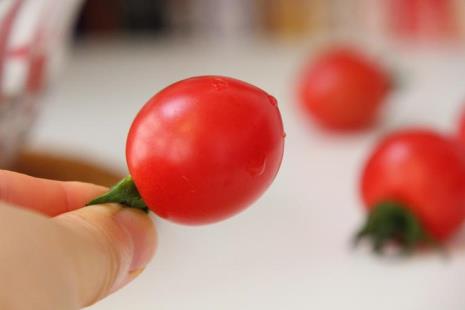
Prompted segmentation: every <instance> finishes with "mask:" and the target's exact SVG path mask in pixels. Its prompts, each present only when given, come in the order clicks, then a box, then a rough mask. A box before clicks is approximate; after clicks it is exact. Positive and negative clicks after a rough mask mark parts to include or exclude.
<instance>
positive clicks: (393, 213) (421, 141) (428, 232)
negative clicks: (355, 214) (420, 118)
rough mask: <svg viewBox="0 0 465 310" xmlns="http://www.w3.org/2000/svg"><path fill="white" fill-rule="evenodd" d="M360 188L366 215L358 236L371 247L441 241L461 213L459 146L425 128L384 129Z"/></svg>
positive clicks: (464, 168) (464, 188) (463, 156)
mask: <svg viewBox="0 0 465 310" xmlns="http://www.w3.org/2000/svg"><path fill="white" fill-rule="evenodd" d="M361 194H362V198H363V201H364V203H365V206H366V208H367V210H368V212H369V215H368V218H367V221H366V223H365V226H364V227H363V228H362V229H361V230H360V232H359V234H358V236H357V237H358V238H364V237H368V238H370V239H371V240H372V241H373V246H374V249H375V250H376V251H378V252H380V251H382V249H383V246H384V245H385V244H386V243H387V242H390V241H395V242H397V243H398V244H399V245H400V247H401V248H403V249H404V250H412V249H413V248H415V247H416V246H417V245H419V244H422V243H427V242H431V241H433V242H441V241H444V240H446V239H447V238H449V237H450V236H451V235H452V234H453V233H455V232H456V231H457V230H458V229H459V227H460V226H461V225H462V224H463V222H464V219H465V151H464V148H463V147H462V146H461V145H460V144H459V143H457V142H456V141H455V140H454V139H452V138H448V137H445V136H442V135H440V134H438V133H435V132H433V131H430V130H427V129H410V130H402V131H399V132H396V133H393V134H391V135H388V136H387V137H386V138H384V139H383V140H382V141H381V143H380V144H379V145H378V146H377V147H376V148H375V150H374V152H373V154H372V155H371V156H370V158H369V160H368V162H367V163H366V166H365V168H364V170H363V173H362V177H361Z"/></svg>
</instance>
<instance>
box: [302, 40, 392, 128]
mask: <svg viewBox="0 0 465 310" xmlns="http://www.w3.org/2000/svg"><path fill="white" fill-rule="evenodd" d="M389 86H390V77H389V76H388V74H386V73H385V72H384V71H383V69H382V68H381V67H380V66H379V65H378V64H376V63H374V62H371V61H370V60H369V59H367V58H366V57H365V56H364V55H362V54H359V53H358V52H356V51H353V50H349V49H334V50H330V51H327V52H326V53H324V54H323V55H320V56H319V57H318V58H317V59H315V60H314V61H312V62H310V63H309V64H308V65H307V66H306V67H305V68H304V71H303V74H302V76H301V78H300V82H299V90H298V92H299V96H300V102H301V104H302V105H303V107H304V109H305V110H306V111H307V112H308V113H309V115H310V116H311V117H313V118H314V119H315V120H316V121H317V122H318V123H320V125H322V126H324V127H326V128H329V129H336V130H350V129H361V128H365V127H368V126H370V125H371V124H372V123H373V122H374V121H375V120H376V117H377V114H378V110H379V108H380V106H381V104H382V102H383V100H384V99H385V97H386V94H387V92H388V90H389Z"/></svg>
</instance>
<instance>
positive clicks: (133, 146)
mask: <svg viewBox="0 0 465 310" xmlns="http://www.w3.org/2000/svg"><path fill="white" fill-rule="evenodd" d="M283 148H284V131H283V124H282V120H281V115H280V113H279V110H278V107H277V102H276V100H275V99H274V98H273V97H272V96H270V95H268V94H267V93H266V92H264V91H263V90H261V89H259V88H257V87H254V86H252V85H250V84H247V83H245V82H242V81H239V80H235V79H232V78H227V77H219V76H203V77H195V78H190V79H187V80H183V81H180V82H177V83H175V84H172V85H171V86H168V87H167V88H165V89H163V90H162V91H161V92H159V93H158V94H156V95H155V96H154V97H152V98H151V99H150V100H149V101H148V102H147V104H146V105H145V106H144V107H143V109H142V110H141V111H140V112H139V114H138V115H137V117H136V118H135V120H134V122H133V124H132V126H131V129H130V131H129V135H128V139H127V145H126V158H127V162H128V166H129V171H130V174H131V176H132V178H133V180H134V182H135V184H136V187H137V189H138V190H139V192H140V194H141V196H142V198H143V199H144V201H145V202H146V204H147V205H148V207H149V208H150V209H151V210H152V211H154V212H155V213H157V214H158V215H159V216H161V217H163V218H166V219H169V220H171V221H174V222H178V223H184V224H205V223H211V222H216V221H219V220H222V219H225V218H227V217H229V216H231V215H233V214H235V213H237V212H239V211H241V210H243V209H244V208H246V207H247V206H248V205H249V204H250V203H252V202H253V201H254V200H256V199H257V198H258V197H259V196H260V195H261V194H262V193H263V192H264V191H265V190H266V189H267V187H268V186H269V185H270V184H271V182H272V181H273V179H274V177H275V176H276V174H277V172H278V169H279V166H280V164H281V159H282V156H283Z"/></svg>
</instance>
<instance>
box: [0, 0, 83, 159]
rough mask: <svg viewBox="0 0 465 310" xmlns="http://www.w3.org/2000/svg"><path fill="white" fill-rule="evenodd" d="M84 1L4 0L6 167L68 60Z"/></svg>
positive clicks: (1, 97) (0, 92) (0, 110)
mask: <svg viewBox="0 0 465 310" xmlns="http://www.w3.org/2000/svg"><path fill="white" fill-rule="evenodd" d="M80 3H81V0H0V167H1V168H5V167H8V165H9V164H10V163H11V162H12V160H13V159H14V157H15V154H16V153H17V151H18V149H19V147H20V146H21V145H22V143H24V141H25V138H26V136H27V133H28V132H29V130H30V129H31V125H32V124H33V122H34V119H35V117H36V115H37V112H38V110H39V108H40V99H41V97H42V95H43V93H44V91H45V90H46V89H47V88H48V86H49V84H50V82H52V81H53V80H54V79H55V77H56V75H57V73H58V72H59V69H60V67H61V64H62V63H63V60H64V56H65V54H66V53H65V51H66V46H67V44H66V42H67V38H68V37H69V36H68V34H69V30H70V29H71V25H72V21H73V20H74V17H75V15H76V13H77V11H78V9H79V4H80Z"/></svg>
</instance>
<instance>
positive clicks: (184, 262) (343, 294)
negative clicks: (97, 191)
mask: <svg viewBox="0 0 465 310" xmlns="http://www.w3.org/2000/svg"><path fill="white" fill-rule="evenodd" d="M307 52H308V50H307V48H305V47H304V46H300V47H297V46H294V45H292V44H287V45H277V44H273V43H265V42H261V43H260V42H255V43H252V42H248V41H244V42H236V43H221V44H218V43H216V44H215V43H214V42H210V43H209V42H195V43H194V42H190V43H189V42H182V41H178V42H176V41H169V42H167V41H155V40H154V41H148V42H147V40H146V41H145V42H144V41H143V40H138V41H124V40H116V41H106V42H103V43H102V42H98V41H96V42H93V43H84V44H80V45H78V46H77V47H76V48H75V49H74V50H73V53H72V57H71V59H70V62H69V64H68V66H67V68H66V70H65V72H64V74H63V76H62V79H61V80H60V81H59V82H58V83H57V84H56V85H55V89H54V91H53V92H52V93H51V94H50V95H49V96H48V98H47V100H46V101H47V102H46V103H45V104H44V109H43V113H42V115H41V117H40V119H39V121H38V122H37V124H36V130H35V132H34V133H33V135H32V137H31V140H30V145H31V147H33V148H37V149H53V150H59V151H62V152H65V153H69V154H73V155H75V156H81V157H84V158H87V159H92V160H93V161H96V162H97V163H100V164H102V165H105V166H109V167H113V168H118V169H121V170H123V169H125V160H124V145H125V138H126V133H127V130H128V128H129V126H130V123H131V120H132V119H133V117H134V116H135V114H136V113H137V111H138V110H139V108H140V107H141V106H142V104H143V103H144V102H145V101H146V99H148V98H149V97H150V96H151V95H152V94H153V93H155V92H156V91H157V90H159V89H161V88H162V87H164V86H166V85H168V84H169V83H171V82H174V81H176V80H179V79H182V78H185V77H188V76H193V75H203V74H221V75H229V76H233V77H237V78H240V79H243V80H246V81H249V82H251V83H253V84H256V85H258V86H260V87H262V88H264V89H266V90H267V91H269V92H270V93H271V94H273V95H275V96H276V98H277V99H278V101H279V103H280V108H281V111H282V114H283V119H284V122H285V129H286V132H287V138H286V150H285V159H284V162H283V165H282V167H281V170H280V173H279V175H278V177H277V179H276V181H275V182H274V184H273V185H272V187H271V188H270V189H269V190H268V192H267V193H266V194H265V195H264V196H263V197H262V198H261V199H260V200H259V201H258V202H257V203H255V204H254V205H253V206H252V207H251V208H250V209H248V210H247V211H246V212H243V213H241V214H240V215H238V216H236V217H234V218H232V219H230V220H227V221H225V222H222V223H219V224H215V225H211V226H202V227H183V226H179V225H175V224H171V223H168V222H166V221H161V220H159V219H155V221H156V222H157V224H158V230H159V248H158V253H157V255H156V257H155V259H154V260H153V262H152V263H150V265H149V266H148V267H147V269H146V271H145V272H144V273H143V274H142V275H141V276H140V277H139V278H138V279H137V280H136V281H134V282H133V283H132V284H131V285H130V286H128V287H127V288H126V289H124V290H122V291H120V292H118V293H116V294H114V295H113V296H111V297H109V298H108V299H106V300H105V301H103V302H100V303H99V304H97V305H95V306H93V307H91V308H92V309H95V310H106V309H107V310H110V309H111V310H114V309H133V310H139V309H156V310H165V309H166V310H171V309H175V310H184V309H186V310H187V309H199V310H200V309H201V310H209V309H212V310H218V309H225V310H233V309H234V310H238V309H241V310H245V309H267V310H271V309H354V310H355V309H357V310H369V309H370V310H371V309H377V310H392V309H402V310H404V309H405V310H417V309H418V310H428V309H431V310H433V309H435V310H436V309H447V310H463V309H465V294H464V291H465V255H464V253H465V247H464V245H465V238H456V240H455V241H453V242H452V244H451V245H450V252H451V256H450V258H448V259H444V258H442V257H441V256H440V255H438V254H437V253H432V254H423V255H417V256H415V257H412V258H410V259H407V260H389V259H380V258H379V257H375V256H374V255H372V254H371V253H370V252H369V251H368V249H367V248H364V247H363V246H362V247H361V248H359V249H357V250H352V249H351V248H350V238H351V236H352V234H353V232H354V230H355V229H356V228H357V227H358V226H359V225H360V223H361V221H362V217H363V212H362V209H361V204H360V202H359V197H358V194H357V184H358V175H359V171H360V166H361V165H362V163H363V160H364V158H365V157H366V156H367V154H368V152H369V150H370V148H371V147H372V146H373V143H374V142H375V141H376V139H377V137H378V136H379V135H380V134H382V132H383V131H385V130H388V129H391V128H397V127H399V126H404V125H408V124H427V125H431V126H436V127H437V128H440V129H442V130H452V129H453V127H454V121H455V118H456V115H457V112H458V109H459V108H460V103H461V101H463V100H464V98H465V60H464V58H463V56H462V54H461V53H460V52H457V51H443V52H441V53H439V54H438V55H434V54H433V53H426V52H422V53H407V52H403V53H402V54H399V55H398V54H390V59H391V61H392V60H394V62H395V63H396V64H397V66H399V67H402V65H403V66H404V67H403V68H404V69H403V75H405V76H407V77H408V78H409V81H408V82H404V85H403V88H402V89H401V91H399V92H397V93H396V94H394V95H393V96H392V97H391V99H390V101H389V104H388V109H387V113H386V115H385V117H384V122H383V124H382V126H380V127H379V128H378V129H377V130H374V131H371V132H368V133H363V134H356V135H348V136H335V135H329V134H325V133H322V132H321V131H319V130H317V129H316V128H314V127H312V125H309V123H308V122H307V121H306V119H305V118H304V117H303V116H301V113H300V111H299V110H298V109H297V108H296V104H295V102H294V99H293V92H292V90H293V89H292V86H293V85H294V84H293V80H294V77H295V73H296V70H297V69H298V65H299V63H300V62H301V59H302V57H303V56H304V55H306V53H307ZM388 54H389V53H388Z"/></svg>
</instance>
